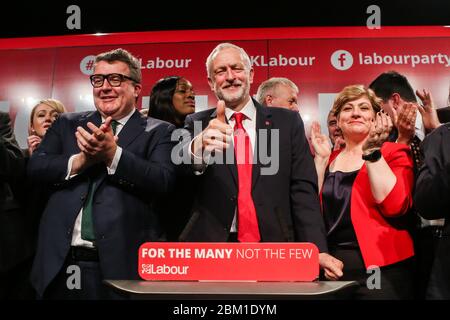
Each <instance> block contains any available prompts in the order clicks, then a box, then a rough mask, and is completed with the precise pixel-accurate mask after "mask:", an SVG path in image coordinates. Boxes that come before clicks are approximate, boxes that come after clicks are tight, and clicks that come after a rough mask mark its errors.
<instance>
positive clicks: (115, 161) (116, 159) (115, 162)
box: [106, 146, 122, 175]
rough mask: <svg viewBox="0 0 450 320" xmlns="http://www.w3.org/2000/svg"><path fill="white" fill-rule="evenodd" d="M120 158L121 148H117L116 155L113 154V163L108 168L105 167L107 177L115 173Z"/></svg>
mask: <svg viewBox="0 0 450 320" xmlns="http://www.w3.org/2000/svg"><path fill="white" fill-rule="evenodd" d="M121 156H122V148H121V147H119V146H117V148H116V153H115V154H114V158H113V161H112V162H111V166H110V167H106V169H107V170H108V174H109V175H113V174H115V173H116V169H117V166H118V165H119V160H120V157H121Z"/></svg>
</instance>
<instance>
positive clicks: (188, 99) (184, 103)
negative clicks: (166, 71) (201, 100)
mask: <svg viewBox="0 0 450 320" xmlns="http://www.w3.org/2000/svg"><path fill="white" fill-rule="evenodd" d="M172 103H173V106H174V107H175V110H176V111H177V113H178V114H180V115H182V116H186V115H188V114H191V113H193V112H195V93H194V88H193V87H192V84H191V83H190V82H189V81H188V80H187V79H185V78H180V79H179V80H178V83H177V87H176V89H175V92H174V94H173V97H172Z"/></svg>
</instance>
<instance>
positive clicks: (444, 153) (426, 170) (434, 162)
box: [414, 122, 450, 299]
mask: <svg viewBox="0 0 450 320" xmlns="http://www.w3.org/2000/svg"><path fill="white" fill-rule="evenodd" d="M421 149H422V151H423V153H424V156H425V161H424V165H423V166H422V167H421V168H420V170H419V177H418V178H417V183H416V190H415V194H414V202H415V205H416V206H417V208H418V209H419V210H420V213H421V215H422V216H423V217H424V218H426V219H439V218H445V225H444V229H443V234H442V237H441V238H440V239H439V243H438V245H437V248H436V254H435V260H434V263H433V269H432V273H431V276H430V282H431V281H432V282H433V283H434V285H435V288H434V290H436V292H435V293H434V296H433V297H432V298H441V299H450V255H449V252H450V122H449V123H446V124H444V125H442V126H440V127H439V128H437V129H435V130H434V131H433V132H431V133H430V134H429V135H428V136H427V137H426V138H425V140H424V141H423V143H422V148H421ZM431 249H432V248H430V250H431Z"/></svg>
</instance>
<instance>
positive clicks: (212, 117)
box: [206, 110, 237, 186]
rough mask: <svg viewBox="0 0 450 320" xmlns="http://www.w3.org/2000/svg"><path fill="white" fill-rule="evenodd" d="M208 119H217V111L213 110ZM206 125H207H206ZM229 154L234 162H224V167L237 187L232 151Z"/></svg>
mask: <svg viewBox="0 0 450 320" xmlns="http://www.w3.org/2000/svg"><path fill="white" fill-rule="evenodd" d="M210 117H211V119H210V120H212V119H214V118H216V117H217V111H216V110H214V112H213V113H211V116H210ZM208 122H209V121H208ZM206 125H208V124H206ZM231 152H233V157H234V162H233V163H231V164H230V163H226V162H224V163H225V167H227V169H228V171H229V173H230V175H231V177H232V178H233V182H234V184H235V185H236V186H237V167H236V156H235V155H234V149H233V150H231ZM225 160H226V159H225V156H224V161H225Z"/></svg>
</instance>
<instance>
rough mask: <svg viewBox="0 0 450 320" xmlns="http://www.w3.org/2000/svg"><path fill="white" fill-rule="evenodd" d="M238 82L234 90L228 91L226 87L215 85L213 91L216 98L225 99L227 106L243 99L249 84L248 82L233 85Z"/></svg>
mask: <svg viewBox="0 0 450 320" xmlns="http://www.w3.org/2000/svg"><path fill="white" fill-rule="evenodd" d="M236 84H240V85H241V86H240V87H238V89H237V90H235V91H234V92H228V91H226V89H225V90H224V89H223V88H220V87H218V86H216V87H215V90H214V91H215V92H216V96H217V98H219V99H220V100H223V101H225V104H226V105H227V106H234V105H236V104H239V102H241V101H243V100H244V99H245V98H246V97H247V96H248V94H249V91H250V90H249V85H248V83H234V85H236Z"/></svg>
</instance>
